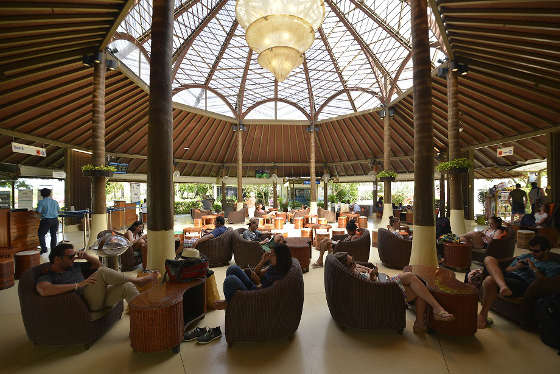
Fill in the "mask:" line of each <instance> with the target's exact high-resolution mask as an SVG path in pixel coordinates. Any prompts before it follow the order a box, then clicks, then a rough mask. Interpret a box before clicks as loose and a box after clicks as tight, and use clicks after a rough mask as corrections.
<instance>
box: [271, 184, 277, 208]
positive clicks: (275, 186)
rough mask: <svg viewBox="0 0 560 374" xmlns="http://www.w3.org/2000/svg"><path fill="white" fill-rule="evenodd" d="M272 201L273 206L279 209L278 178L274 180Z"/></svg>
mask: <svg viewBox="0 0 560 374" xmlns="http://www.w3.org/2000/svg"><path fill="white" fill-rule="evenodd" d="M272 201H273V203H272V206H273V207H274V208H275V209H278V182H277V181H276V178H275V179H274V181H273V182H272Z"/></svg>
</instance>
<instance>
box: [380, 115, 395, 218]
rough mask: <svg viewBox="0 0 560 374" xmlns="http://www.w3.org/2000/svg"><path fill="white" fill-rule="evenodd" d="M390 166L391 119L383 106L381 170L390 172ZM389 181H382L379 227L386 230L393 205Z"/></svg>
mask: <svg viewBox="0 0 560 374" xmlns="http://www.w3.org/2000/svg"><path fill="white" fill-rule="evenodd" d="M392 169H393V168H392V166H391V118H390V116H389V107H388V106H387V105H385V117H384V118H383V170H392ZM391 200H392V199H391V181H388V180H385V181H383V216H382V217H381V221H380V222H379V227H382V228H386V227H387V225H388V224H389V217H391V216H392V215H393V204H392V201H391Z"/></svg>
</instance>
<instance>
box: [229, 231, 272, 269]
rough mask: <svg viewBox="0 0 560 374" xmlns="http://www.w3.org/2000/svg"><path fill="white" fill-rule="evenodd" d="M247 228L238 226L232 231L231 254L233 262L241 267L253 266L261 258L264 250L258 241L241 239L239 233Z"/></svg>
mask: <svg viewBox="0 0 560 374" xmlns="http://www.w3.org/2000/svg"><path fill="white" fill-rule="evenodd" d="M245 230H247V229H245V228H240V229H237V230H234V232H233V239H232V245H233V256H234V258H235V263H236V264H237V265H239V267H241V268H245V267H249V266H255V265H256V264H257V263H258V262H259V261H260V259H261V256H262V254H263V253H264V250H263V249H262V247H261V245H260V244H259V243H258V242H255V241H250V240H246V239H243V237H242V236H241V235H243V232H244V231H245Z"/></svg>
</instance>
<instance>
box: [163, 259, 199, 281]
mask: <svg viewBox="0 0 560 374" xmlns="http://www.w3.org/2000/svg"><path fill="white" fill-rule="evenodd" d="M207 273H208V260H207V259H205V258H195V257H183V258H181V259H179V260H165V275H164V276H163V279H164V281H165V280H166V279H167V276H169V280H170V281H171V282H186V281H189V280H191V279H197V278H206V275H207Z"/></svg>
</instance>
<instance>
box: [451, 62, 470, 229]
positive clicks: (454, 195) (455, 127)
mask: <svg viewBox="0 0 560 374" xmlns="http://www.w3.org/2000/svg"><path fill="white" fill-rule="evenodd" d="M457 111H458V101H457V73H456V72H454V71H451V70H449V73H448V74H447V137H448V143H449V160H450V161H452V160H455V159H457V158H459V157H460V152H461V151H460V148H459V146H460V144H459V117H458V112H457ZM448 180H449V192H450V195H449V205H450V213H449V216H450V221H451V231H452V232H453V233H455V234H457V235H459V234H464V233H465V231H466V230H465V213H464V210H463V194H462V191H461V176H460V175H459V174H455V173H449V174H448Z"/></svg>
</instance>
